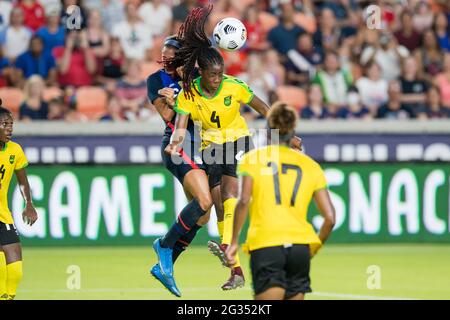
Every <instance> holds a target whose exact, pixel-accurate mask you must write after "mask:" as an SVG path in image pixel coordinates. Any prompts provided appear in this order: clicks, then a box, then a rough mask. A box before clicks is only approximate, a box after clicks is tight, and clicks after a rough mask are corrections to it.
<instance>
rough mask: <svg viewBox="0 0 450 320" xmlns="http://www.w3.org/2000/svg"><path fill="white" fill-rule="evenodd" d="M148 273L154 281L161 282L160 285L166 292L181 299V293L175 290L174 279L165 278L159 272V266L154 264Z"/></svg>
mask: <svg viewBox="0 0 450 320" xmlns="http://www.w3.org/2000/svg"><path fill="white" fill-rule="evenodd" d="M150 273H151V275H152V276H153V277H154V278H155V279H156V280H158V281H159V282H161V283H162V285H163V286H164V287H166V289H167V290H169V291H170V293H172V294H173V295H175V296H177V297H178V298H179V297H181V292H180V290H178V288H177V285H176V283H175V279H174V278H173V277H170V278H167V277H165V276H164V275H163V274H162V272H161V269H160V267H159V264H155V265H154V266H153V268H152V270H150Z"/></svg>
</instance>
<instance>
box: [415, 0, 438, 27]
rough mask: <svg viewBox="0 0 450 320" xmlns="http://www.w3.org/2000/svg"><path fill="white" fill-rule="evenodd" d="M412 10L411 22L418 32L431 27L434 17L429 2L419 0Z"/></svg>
mask: <svg viewBox="0 0 450 320" xmlns="http://www.w3.org/2000/svg"><path fill="white" fill-rule="evenodd" d="M414 12H415V14H414V16H413V24H414V28H415V29H416V30H417V31H418V32H423V31H424V30H427V29H429V28H431V26H432V25H433V18H434V17H433V12H432V11H431V7H430V4H429V3H428V2H427V1H419V2H418V3H417V5H416V7H415V11H414Z"/></svg>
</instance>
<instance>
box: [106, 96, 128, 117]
mask: <svg viewBox="0 0 450 320" xmlns="http://www.w3.org/2000/svg"><path fill="white" fill-rule="evenodd" d="M107 108H108V113H107V114H105V115H103V116H102V117H101V118H100V121H115V122H121V121H124V120H126V119H125V118H124V115H123V112H122V107H121V105H120V102H119V100H118V99H117V98H115V97H111V98H110V99H109V101H108V106H107Z"/></svg>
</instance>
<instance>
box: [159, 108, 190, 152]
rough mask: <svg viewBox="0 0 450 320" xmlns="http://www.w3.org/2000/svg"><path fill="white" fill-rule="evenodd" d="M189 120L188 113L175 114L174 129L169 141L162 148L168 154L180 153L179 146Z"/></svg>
mask: <svg viewBox="0 0 450 320" xmlns="http://www.w3.org/2000/svg"><path fill="white" fill-rule="evenodd" d="M188 121H189V114H177V117H176V119H175V130H174V132H173V133H172V136H171V137H170V143H169V145H167V147H166V149H165V150H164V151H165V152H166V153H168V154H170V155H180V154H179V152H178V148H179V146H180V145H181V144H182V143H183V141H184V137H185V136H186V128H187V125H188Z"/></svg>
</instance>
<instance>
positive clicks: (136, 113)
mask: <svg viewBox="0 0 450 320" xmlns="http://www.w3.org/2000/svg"><path fill="white" fill-rule="evenodd" d="M140 68H141V62H140V61H139V60H135V59H129V60H128V61H127V63H126V74H125V76H124V77H123V78H122V79H121V80H119V82H118V83H117V87H116V89H115V90H114V94H115V97H116V98H117V99H118V100H119V103H120V106H121V107H122V109H123V110H124V112H125V117H126V118H127V119H128V120H136V119H139V118H141V117H143V111H144V109H143V107H144V104H145V102H146V101H147V83H146V81H145V80H143V79H142V77H141V69H140Z"/></svg>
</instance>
